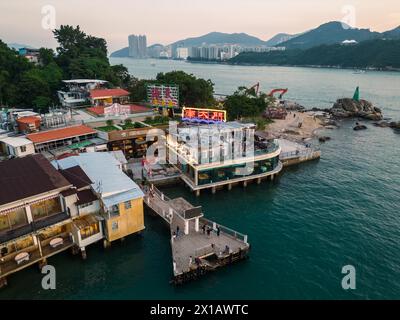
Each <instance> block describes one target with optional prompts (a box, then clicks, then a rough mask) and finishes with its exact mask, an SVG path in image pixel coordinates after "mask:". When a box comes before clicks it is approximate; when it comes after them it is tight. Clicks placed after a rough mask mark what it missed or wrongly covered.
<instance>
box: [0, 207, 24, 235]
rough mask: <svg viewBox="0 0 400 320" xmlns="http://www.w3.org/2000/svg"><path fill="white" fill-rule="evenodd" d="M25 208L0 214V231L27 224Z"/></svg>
mask: <svg viewBox="0 0 400 320" xmlns="http://www.w3.org/2000/svg"><path fill="white" fill-rule="evenodd" d="M27 223H28V220H27V218H26V214H25V209H24V208H19V209H17V210H15V211H11V212H9V213H7V214H5V215H1V216H0V231H2V230H7V229H10V228H13V227H18V226H21V225H24V224H27Z"/></svg>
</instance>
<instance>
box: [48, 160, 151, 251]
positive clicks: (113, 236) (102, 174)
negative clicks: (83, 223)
mask: <svg viewBox="0 0 400 320" xmlns="http://www.w3.org/2000/svg"><path fill="white" fill-rule="evenodd" d="M53 165H54V166H56V167H58V168H60V169H62V170H67V169H68V168H71V167H74V166H77V165H78V166H79V167H80V168H81V169H82V170H83V171H84V172H85V174H86V175H87V176H88V178H89V179H90V180H91V181H92V184H91V189H92V191H93V192H94V193H95V194H96V195H97V198H98V199H99V206H100V215H101V216H102V218H103V221H104V225H103V226H104V235H105V238H106V244H107V245H108V244H109V243H111V242H112V241H114V240H117V239H121V238H124V237H126V236H128V235H130V234H133V233H136V232H140V231H142V230H143V229H144V217H143V197H144V194H143V192H142V191H141V189H140V188H139V186H138V185H137V184H136V183H135V182H133V181H132V180H131V179H130V178H129V177H128V176H127V175H126V174H125V173H124V172H123V171H122V170H121V163H120V162H119V161H118V160H117V159H116V158H115V157H114V156H113V155H112V154H110V153H107V152H91V153H81V154H79V155H78V156H73V157H69V158H65V159H62V160H57V161H55V162H53Z"/></svg>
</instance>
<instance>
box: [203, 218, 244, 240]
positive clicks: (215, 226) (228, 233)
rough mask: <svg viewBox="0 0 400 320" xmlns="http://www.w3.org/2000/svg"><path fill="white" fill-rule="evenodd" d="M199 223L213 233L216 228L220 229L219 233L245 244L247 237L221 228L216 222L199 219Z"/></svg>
mask: <svg viewBox="0 0 400 320" xmlns="http://www.w3.org/2000/svg"><path fill="white" fill-rule="evenodd" d="M200 223H201V224H204V225H206V226H208V227H210V228H212V229H213V230H214V231H216V230H217V226H218V227H219V228H220V230H221V232H223V233H225V234H227V235H229V236H231V237H233V238H234V239H237V240H240V241H243V242H244V243H247V235H245V234H243V233H240V232H237V231H235V230H232V229H230V228H228V227H225V226H222V225H220V224H218V223H216V222H213V221H210V220H208V219H206V218H200Z"/></svg>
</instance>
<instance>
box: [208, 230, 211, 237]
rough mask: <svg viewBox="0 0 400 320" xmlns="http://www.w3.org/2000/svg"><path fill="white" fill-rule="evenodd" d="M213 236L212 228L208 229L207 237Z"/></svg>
mask: <svg viewBox="0 0 400 320" xmlns="http://www.w3.org/2000/svg"><path fill="white" fill-rule="evenodd" d="M210 234H211V228H207V237H210Z"/></svg>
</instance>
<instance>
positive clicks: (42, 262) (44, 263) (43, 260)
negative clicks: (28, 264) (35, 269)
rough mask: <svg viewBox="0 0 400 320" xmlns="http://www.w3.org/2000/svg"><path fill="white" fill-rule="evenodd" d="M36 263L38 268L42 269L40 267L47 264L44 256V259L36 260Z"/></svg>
mask: <svg viewBox="0 0 400 320" xmlns="http://www.w3.org/2000/svg"><path fill="white" fill-rule="evenodd" d="M38 265H39V270H42V268H43V267H44V266H45V265H47V259H46V258H44V259H42V260H40V261H39V262H38Z"/></svg>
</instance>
